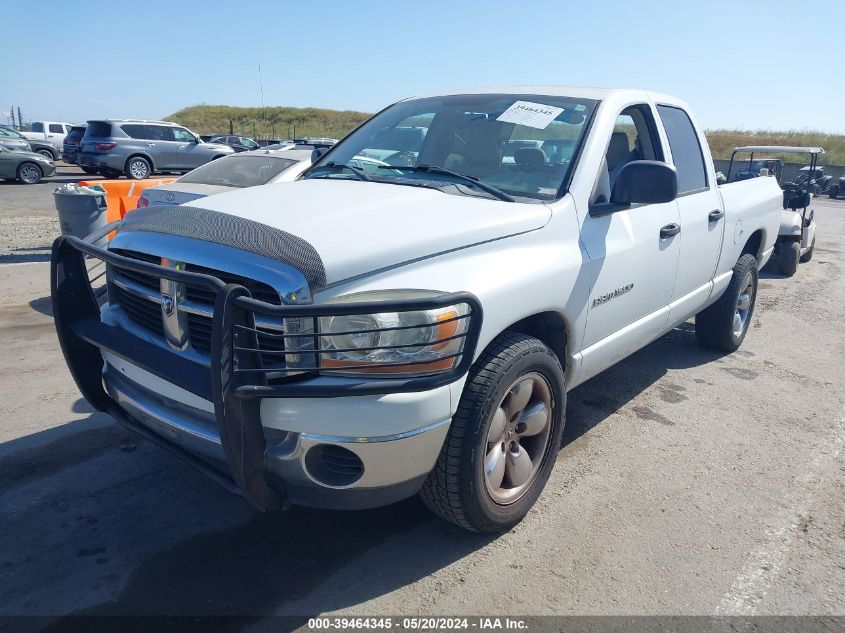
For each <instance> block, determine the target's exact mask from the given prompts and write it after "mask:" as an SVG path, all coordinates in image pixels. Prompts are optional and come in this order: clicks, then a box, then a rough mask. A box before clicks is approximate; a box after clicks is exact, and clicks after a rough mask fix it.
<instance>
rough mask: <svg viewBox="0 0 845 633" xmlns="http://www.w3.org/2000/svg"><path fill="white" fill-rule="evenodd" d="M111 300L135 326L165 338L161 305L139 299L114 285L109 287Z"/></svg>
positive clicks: (142, 298)
mask: <svg viewBox="0 0 845 633" xmlns="http://www.w3.org/2000/svg"><path fill="white" fill-rule="evenodd" d="M109 300H110V301H112V302H114V303H116V304H118V305H119V306H120V307H121V308H123V312H124V313H126V316H127V317H129V319H131V320H132V321H133V322H134V323H135V324H137V325H140V326H141V327H142V328H144V329H145V330H147V331H149V332H153V333H154V334H158V335H159V336H161V337H162V338H163V337H164V324H163V323H162V321H161V304H160V303H157V302H155V301H150V300H149V299H145V298H144V297H139V296H138V295H136V294H133V293H131V292H128V291H126V290H124V289H123V288H121V287H120V286H116V285H114V284H111V285H110V286H109Z"/></svg>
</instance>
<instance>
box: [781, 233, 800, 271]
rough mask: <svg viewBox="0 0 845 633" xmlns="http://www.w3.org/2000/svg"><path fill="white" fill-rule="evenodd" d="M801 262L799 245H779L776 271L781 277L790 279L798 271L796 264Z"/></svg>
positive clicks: (794, 243) (796, 243) (790, 243)
mask: <svg viewBox="0 0 845 633" xmlns="http://www.w3.org/2000/svg"><path fill="white" fill-rule="evenodd" d="M800 260H801V244H800V243H798V242H789V243H787V244H781V247H780V250H779V251H778V270H779V271H780V274H781V275H786V276H787V277H792V275H794V274H795V273H796V272H797V271H798V262H799V261H800Z"/></svg>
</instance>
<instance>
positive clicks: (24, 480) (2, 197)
mask: <svg viewBox="0 0 845 633" xmlns="http://www.w3.org/2000/svg"><path fill="white" fill-rule="evenodd" d="M22 189H23V188H22V187H13V186H8V185H0V222H2V227H3V238H2V239H3V240H4V242H3V247H2V256H3V257H4V258H5V259H2V260H0V296H2V305H0V346H2V348H3V350H4V354H3V357H2V359H0V408H2V410H3V412H4V413H5V415H4V416H3V419H2V421H0V525H2V535H3V538H2V539H0V615H11V614H50V615H54V616H57V617H59V616H64V615H68V614H189V615H201V614H228V615H247V616H262V615H271V614H288V615H303V614H311V615H313V614H316V613H338V612H340V613H356V614H371V615H372V614H409V615H414V614H429V615H430V614H468V613H477V614H485V615H486V614H523V615H531V614H563V615H570V614H579V615H587V614H593V615H594V614H604V615H614V614H616V615H649V614H651V615H653V614H664V615H714V614H722V615H726V614H740V615H750V614H780V615H782V614H791V615H799V614H828V615H830V614H838V615H845V503H843V499H845V455H843V450H842V449H843V443H845V418H843V413H845V372H843V369H842V359H843V358H845V330H843V328H842V327H841V324H842V322H843V318H845V275H843V271H845V257H843V246H845V201H838V202H832V201H829V200H827V199H824V200H821V201H819V202H818V203H817V204H816V205H815V206H816V219H817V221H818V225H819V234H818V235H819V237H818V244H817V248H816V255H815V257H814V258H813V260H812V261H811V262H810V263H808V264H802V265H801V266H800V268H799V271H798V273H797V275H796V276H795V277H794V278H792V279H784V278H780V277H779V276H777V275H774V274H772V273H768V272H766V271H764V273H763V275H762V278H761V284H760V292H759V299H758V304H757V309H756V313H755V317H754V321H753V328H752V329H751V331H750V333H749V335H748V337H747V338H746V341H745V343H744V345H743V347H742V349H741V350H740V351H738V352H736V353H734V354H731V355H727V356H722V355H719V354H715V353H711V352H705V351H703V350H701V349H699V348H698V347H697V346H696V344H695V340H694V336H693V334H692V332H691V331H690V328H689V326H688V325H684V326H682V327H680V328H678V329H676V330H674V331H672V332H671V333H669V334H667V335H666V336H664V337H663V338H661V339H660V340H658V341H656V342H655V343H653V344H651V345H649V346H648V347H646V348H645V349H643V350H641V351H639V352H637V353H636V354H634V355H633V356H631V357H629V358H628V359H626V360H624V361H623V362H621V363H619V364H618V365H616V366H615V367H613V368H611V369H609V370H608V371H606V372H604V373H603V374H601V375H599V376H598V377H596V378H594V379H593V380H591V381H589V382H588V383H587V384H585V385H583V386H581V387H579V388H578V389H576V390H574V391H573V392H572V393H571V394H570V395H569V404H568V409H567V415H568V421H567V428H566V432H565V441H564V446H563V448H562V449H561V451H560V454H559V457H558V463H557V466H556V468H555V470H554V472H553V474H552V477H551V479H550V481H549V484H548V486H547V488H546V490H545V492H544V494H543V495H542V497H541V498H540V501H539V503H538V505H537V506H536V508H535V509H534V510H533V511H532V512H531V514H530V515H529V516H528V518H527V519H526V520H525V521H523V522H522V523H521V524H520V525H519V526H518V527H516V528H515V529H514V530H513V531H511V532H509V533H507V534H504V535H502V536H498V537H489V536H486V537H481V536H474V535H468V534H465V533H463V532H460V531H458V530H456V529H454V528H452V527H450V526H449V525H447V524H445V523H443V522H441V521H439V520H437V519H435V518H433V517H432V516H431V515H430V514H428V513H427V511H426V510H425V509H424V507H423V506H422V504H421V503H420V502H419V501H418V500H416V499H411V500H408V501H406V502H403V503H400V504H398V505H395V506H391V507H387V508H382V509H379V510H372V511H367V512H351V513H341V512H327V511H317V510H308V509H303V508H295V509H293V510H291V511H289V512H286V513H278V514H258V513H255V512H253V511H252V510H251V509H250V508H249V507H248V506H247V505H246V504H245V503H244V502H243V501H242V500H240V499H238V498H236V497H232V496H229V495H228V494H226V493H225V492H223V491H221V490H219V489H218V488H217V487H216V486H215V485H214V484H212V483H211V482H209V481H207V480H206V479H204V478H203V477H202V476H200V475H198V474H197V473H195V472H194V471H193V470H192V469H191V468H190V467H188V466H186V465H185V464H183V463H181V462H179V461H177V460H175V459H173V458H172V457H171V456H170V455H169V454H166V453H164V452H162V451H161V450H160V449H158V448H156V447H154V446H152V445H150V444H148V443H147V442H144V441H141V440H136V439H135V438H134V437H132V436H129V435H127V434H126V433H125V432H124V431H122V430H121V429H120V428H119V427H118V426H116V425H115V424H114V423H112V422H111V421H110V419H109V418H108V417H107V416H104V415H102V414H98V413H95V412H93V411H92V410H91V409H90V407H89V406H88V405H87V404H86V403H85V402H84V401H83V400H82V399H81V398H80V397H79V394H78V392H77V390H76V388H75V386H74V384H73V382H72V380H71V378H70V376H69V375H68V373H67V370H66V368H65V366H64V364H63V361H62V359H61V354H60V351H59V349H58V345H57V341H56V337H55V333H54V330H53V324H52V319H51V318H50V315H49V299H48V294H49V292H48V288H49V283H48V273H47V264H46V263H44V261H42V260H43V259H44V258H45V252H46V251H45V250H44V249H46V247H47V246H48V245H49V242H50V239H51V237H52V235H54V234H55V231H56V228H55V226H54V224H51V222H54V219H53V216H52V213H53V212H52V211H51V209H52V201H51V200H50V196H49V193H50V192H51V191H52V188H51V185H39V186H38V187H32V188H26V189H25V190H22ZM30 190H31V191H30ZM30 196H32V198H31V199H30ZM39 199H40V200H41V202H36V200H39ZM10 200H12V202H11V203H10V202H9V201H10ZM27 200H30V201H29V202H27ZM27 205H30V206H27ZM27 209H29V211H27ZM9 227H12V228H9ZM13 231H18V233H17V236H16V235H15V234H13V233H12V232H13ZM24 247H25V248H27V249H28V250H26V251H19V250H15V249H18V248H24ZM300 621H301V622H303V623H304V622H305V620H300ZM71 622H73V621H71ZM230 624H231V626H230V628H238V629H239V628H243V627H247V628H248V626H247V625H246V624H242V623H238V624H235V623H230Z"/></svg>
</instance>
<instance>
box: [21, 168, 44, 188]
mask: <svg viewBox="0 0 845 633" xmlns="http://www.w3.org/2000/svg"><path fill="white" fill-rule="evenodd" d="M17 177H18V180H20V181H21V182H22V183H23V184H25V185H37V184H38V183H39V182H41V179H42V178H43V177H44V174H43V173H42V172H41V168H40V167H39V166H38V165H36V164H35V163H21V164H20V165H19V166H18V171H17Z"/></svg>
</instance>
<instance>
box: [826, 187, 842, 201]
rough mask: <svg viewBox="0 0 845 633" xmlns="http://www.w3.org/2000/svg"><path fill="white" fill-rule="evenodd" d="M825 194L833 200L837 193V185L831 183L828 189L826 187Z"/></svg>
mask: <svg viewBox="0 0 845 633" xmlns="http://www.w3.org/2000/svg"><path fill="white" fill-rule="evenodd" d="M827 195H829V196H830V197H831V198H833V199H834V200H835V199H836V197H837V196H838V195H839V185H833V186H832V187H831V188H830V189H828V192H827Z"/></svg>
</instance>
